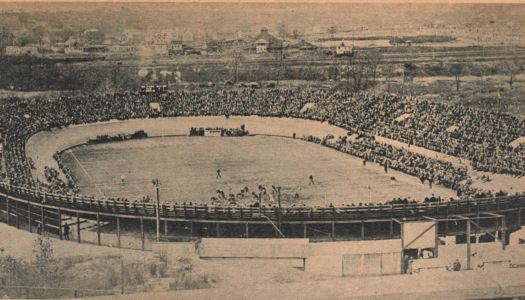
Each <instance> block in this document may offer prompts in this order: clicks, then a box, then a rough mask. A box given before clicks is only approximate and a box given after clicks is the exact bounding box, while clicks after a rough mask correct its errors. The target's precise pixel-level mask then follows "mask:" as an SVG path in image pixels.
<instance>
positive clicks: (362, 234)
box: [361, 221, 365, 240]
mask: <svg viewBox="0 0 525 300" xmlns="http://www.w3.org/2000/svg"><path fill="white" fill-rule="evenodd" d="M361 239H362V240H364V239H365V221H361Z"/></svg>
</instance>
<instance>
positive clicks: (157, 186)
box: [151, 179, 160, 242]
mask: <svg viewBox="0 0 525 300" xmlns="http://www.w3.org/2000/svg"><path fill="white" fill-rule="evenodd" d="M151 183H153V186H155V188H156V190H157V204H156V209H155V214H156V219H157V242H159V241H160V212H159V204H160V194H159V185H160V181H159V180H158V179H153V180H152V181H151Z"/></svg>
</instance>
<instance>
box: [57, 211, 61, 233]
mask: <svg viewBox="0 0 525 300" xmlns="http://www.w3.org/2000/svg"><path fill="white" fill-rule="evenodd" d="M57 213H58V238H59V239H60V240H62V214H61V212H60V207H59V208H57Z"/></svg>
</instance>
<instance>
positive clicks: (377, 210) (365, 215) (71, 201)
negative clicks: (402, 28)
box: [0, 183, 525, 222]
mask: <svg viewBox="0 0 525 300" xmlns="http://www.w3.org/2000/svg"><path fill="white" fill-rule="evenodd" d="M0 193H2V194H4V195H9V196H11V197H15V198H18V199H21V200H23V201H30V202H35V203H41V204H45V205H49V206H55V207H61V208H69V209H74V210H79V211H89V212H96V213H101V214H118V215H130V216H140V217H155V211H156V204H155V203H140V202H124V201H115V200H101V199H95V198H90V197H85V196H73V195H57V194H51V193H45V192H41V191H37V190H31V189H27V188H21V187H14V186H9V185H7V184H5V183H0ZM0 199H1V198H0ZM4 199H5V198H4ZM14 200H16V199H14ZM520 207H525V195H517V196H506V197H496V198H483V199H463V200H459V201H451V202H439V203H410V204H393V205H374V206H371V205H369V206H344V207H343V206H341V207H287V208H282V209H281V211H280V212H279V209H278V208H277V207H261V208H259V207H233V206H224V207H223V206H207V205H191V206H190V205H164V204H163V205H161V207H160V210H159V212H160V217H162V218H170V219H187V220H196V221H197V220H217V221H227V220H240V221H257V220H264V219H265V217H263V216H267V217H268V218H269V219H270V220H278V217H279V213H280V214H281V219H282V221H286V222H294V221H297V222H303V221H330V222H337V221H349V220H367V219H391V218H413V217H419V216H423V215H425V216H438V215H454V214H469V213H478V214H479V213H481V212H497V211H500V210H507V209H516V208H520Z"/></svg>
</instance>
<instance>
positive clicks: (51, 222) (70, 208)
mask: <svg viewBox="0 0 525 300" xmlns="http://www.w3.org/2000/svg"><path fill="white" fill-rule="evenodd" d="M524 207H525V196H522V195H516V196H508V197H498V198H484V199H463V200H459V201H453V202H441V203H411V204H399V205H397V204H396V205H374V206H346V207H309V208H306V207H289V208H282V209H281V210H279V209H278V208H264V207H262V208H255V207H238V208H234V207H221V206H217V207H215V206H205V205H202V206H189V205H186V206H184V205H174V206H166V205H161V206H160V207H159V215H160V216H159V217H160V221H161V222H162V224H165V231H166V234H167V233H168V232H167V231H168V230H167V228H168V222H169V223H170V224H173V223H177V224H183V226H182V227H180V228H183V227H184V226H186V227H184V228H186V229H187V228H190V229H189V230H190V231H189V232H186V233H184V232H180V233H177V232H170V234H174V235H175V236H177V235H178V234H180V235H183V236H193V237H201V236H206V235H207V236H209V234H203V233H202V231H199V230H197V229H196V228H197V227H198V226H201V227H202V226H206V227H205V228H208V227H212V228H214V226H213V225H215V226H216V228H217V231H216V233H217V235H216V236H217V237H222V236H228V237H231V235H229V234H228V233H227V232H226V230H224V229H223V231H222V232H221V231H220V229H219V227H220V226H226V227H227V226H230V227H227V228H229V230H232V231H235V232H237V233H238V232H242V234H239V235H237V233H236V234H235V235H234V236H236V237H250V238H253V237H274V236H273V235H274V234H275V235H277V233H276V232H278V230H277V229H278V228H279V229H280V231H281V232H282V234H283V235H285V236H286V237H301V238H304V237H307V236H308V237H311V238H313V237H315V236H316V234H315V232H321V233H320V235H321V236H324V235H325V233H328V236H329V237H330V238H331V239H335V238H336V237H338V238H339V239H353V238H355V235H353V233H352V231H355V230H354V228H353V227H352V226H354V227H355V226H357V229H356V230H357V231H359V226H361V230H360V232H357V238H358V239H359V238H361V239H370V238H372V239H382V238H396V237H399V228H397V227H396V224H400V223H401V222H404V221H413V220H421V219H436V220H437V221H438V222H441V223H440V226H439V230H438V235H439V236H446V235H456V234H458V235H459V234H462V233H464V229H462V228H461V226H460V225H458V224H457V223H458V222H457V221H455V220H452V217H460V218H461V217H468V218H473V219H477V220H478V222H480V224H482V223H483V222H482V221H483V219H487V222H486V223H484V229H483V230H489V231H490V230H492V231H493V232H494V231H497V230H500V229H501V228H502V225H503V228H505V231H512V230H514V229H516V228H518V227H519V226H521V225H522V219H523V216H522V209H523V208H524ZM0 211H1V212H2V216H7V215H8V216H9V218H4V221H6V222H7V223H8V224H10V225H13V218H14V219H15V220H14V223H15V224H16V226H17V227H19V223H20V222H23V223H26V224H32V225H38V224H42V223H43V224H44V230H45V231H46V232H50V233H54V234H56V235H57V236H60V237H61V236H62V229H63V228H62V227H63V224H62V223H63V222H62V221H61V220H63V216H64V215H67V216H69V217H70V219H72V220H73V221H72V222H70V224H75V222H80V218H79V216H82V218H86V219H92V220H97V222H100V220H101V219H104V220H106V221H108V222H112V221H113V222H114V221H115V220H116V222H117V223H119V220H120V222H122V220H128V221H131V222H133V221H136V222H137V224H138V222H140V224H141V231H142V233H141V235H142V236H144V232H143V231H144V229H143V223H144V222H154V220H156V205H155V204H154V203H129V202H119V201H103V200H96V199H93V198H88V197H77V196H64V195H55V194H50V193H44V192H39V191H36V190H30V189H25V188H19V187H12V186H9V185H7V184H5V183H1V184H0ZM487 215H488V216H489V217H487ZM491 215H493V216H496V215H497V216H499V218H503V223H499V222H493V220H491V219H494V218H491V217H490V216H491ZM75 216H76V221H75ZM279 219H280V222H279ZM451 222H452V223H451ZM378 224H379V225H378ZM381 224H382V225H381ZM232 226H233V227H232ZM249 226H258V229H257V230H251V229H249ZM382 226H383V227H382ZM458 226H459V227H458ZM330 227H331V228H330ZM350 227H352V229H351V230H350V229H349V228H350ZM223 228H225V227H223ZM365 228H366V231H367V234H366V235H365ZM307 229H308V231H307ZM330 229H331V232H330ZM78 230H79V231H80V226H79V227H78ZM250 230H251V231H250ZM483 230H481V229H480V231H481V232H483ZM327 231H328V232H327ZM312 232H313V233H312ZM118 234H119V233H118V232H117V235H118ZM279 235H280V234H279ZM98 236H99V244H100V228H99V231H98ZM79 241H80V232H79ZM119 241H120V238H119ZM119 243H120V242H119Z"/></svg>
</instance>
